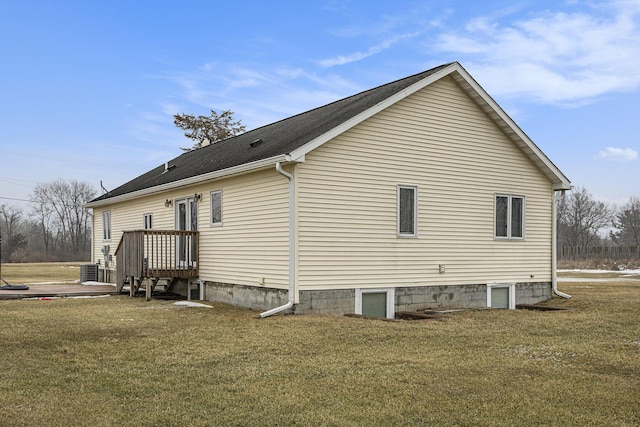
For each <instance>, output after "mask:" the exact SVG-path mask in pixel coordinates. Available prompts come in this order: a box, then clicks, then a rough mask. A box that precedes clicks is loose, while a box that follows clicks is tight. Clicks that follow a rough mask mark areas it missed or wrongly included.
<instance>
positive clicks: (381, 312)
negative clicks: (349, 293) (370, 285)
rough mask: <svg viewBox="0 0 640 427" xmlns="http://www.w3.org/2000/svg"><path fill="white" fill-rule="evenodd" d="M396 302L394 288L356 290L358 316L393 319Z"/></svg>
mask: <svg viewBox="0 0 640 427" xmlns="http://www.w3.org/2000/svg"><path fill="white" fill-rule="evenodd" d="M394 301H395V293H394V292H393V288H380V289H356V314H361V315H363V316H371V317H382V318H387V319H393V318H394V317H395V306H394Z"/></svg>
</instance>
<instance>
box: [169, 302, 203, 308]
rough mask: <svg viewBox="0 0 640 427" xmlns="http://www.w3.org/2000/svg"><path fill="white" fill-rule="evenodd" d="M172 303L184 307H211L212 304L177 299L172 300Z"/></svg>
mask: <svg viewBox="0 0 640 427" xmlns="http://www.w3.org/2000/svg"><path fill="white" fill-rule="evenodd" d="M173 305H179V306H184V307H201V308H213V307H212V306H210V305H207V304H201V303H199V302H191V301H178V302H174V303H173Z"/></svg>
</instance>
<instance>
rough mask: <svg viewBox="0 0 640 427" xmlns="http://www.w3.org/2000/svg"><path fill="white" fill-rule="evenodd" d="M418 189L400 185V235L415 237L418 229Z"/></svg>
mask: <svg viewBox="0 0 640 427" xmlns="http://www.w3.org/2000/svg"><path fill="white" fill-rule="evenodd" d="M417 194H418V189H417V188H416V187H409V186H403V185H400V186H398V236H401V237H415V236H416V235H417V230H418V203H417V202H418V200H417V199H418V198H417Z"/></svg>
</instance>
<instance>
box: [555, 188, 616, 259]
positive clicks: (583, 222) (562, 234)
mask: <svg viewBox="0 0 640 427" xmlns="http://www.w3.org/2000/svg"><path fill="white" fill-rule="evenodd" d="M612 218H613V211H612V210H611V208H609V207H608V206H607V205H606V204H605V203H603V202H598V201H596V200H595V199H594V198H593V196H592V195H591V193H589V192H588V191H587V190H586V189H585V188H583V187H578V188H577V189H575V190H573V191H572V192H571V193H569V194H568V195H565V196H564V197H563V198H561V199H560V200H559V202H558V235H559V237H558V241H559V244H560V245H561V246H582V247H587V246H590V245H592V244H593V243H595V242H597V241H598V240H599V238H600V237H599V234H600V232H601V231H602V230H603V229H605V228H606V227H607V226H610V224H611V220H612Z"/></svg>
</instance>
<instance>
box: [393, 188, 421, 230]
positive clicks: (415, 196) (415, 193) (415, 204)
mask: <svg viewBox="0 0 640 427" xmlns="http://www.w3.org/2000/svg"><path fill="white" fill-rule="evenodd" d="M401 189H410V190H413V233H401V232H400V190H401ZM396 211H397V213H396V233H397V236H398V237H401V238H414V237H418V187H417V186H416V185H403V184H400V185H398V189H397V195H396Z"/></svg>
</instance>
